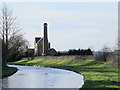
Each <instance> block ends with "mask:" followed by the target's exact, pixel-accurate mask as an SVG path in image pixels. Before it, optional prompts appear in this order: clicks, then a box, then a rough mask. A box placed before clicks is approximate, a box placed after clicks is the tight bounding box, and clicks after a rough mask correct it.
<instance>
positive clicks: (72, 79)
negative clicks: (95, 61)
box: [2, 65, 84, 88]
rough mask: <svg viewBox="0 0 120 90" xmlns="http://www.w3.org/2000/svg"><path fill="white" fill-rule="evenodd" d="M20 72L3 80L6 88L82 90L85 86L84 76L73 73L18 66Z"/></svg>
mask: <svg viewBox="0 0 120 90" xmlns="http://www.w3.org/2000/svg"><path fill="white" fill-rule="evenodd" d="M10 66H14V67H17V68H18V69H19V71H18V72H17V73H15V74H14V75H12V76H10V77H8V78H4V79H3V85H2V86H3V87H4V88H80V87H82V85H83V83H84V82H83V76H82V75H79V74H77V73H75V72H72V71H67V70H61V69H53V68H43V67H30V66H16V65H10Z"/></svg>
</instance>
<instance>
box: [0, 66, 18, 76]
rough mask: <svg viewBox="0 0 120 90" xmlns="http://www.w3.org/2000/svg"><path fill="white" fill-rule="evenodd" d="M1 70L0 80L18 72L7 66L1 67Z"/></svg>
mask: <svg viewBox="0 0 120 90" xmlns="http://www.w3.org/2000/svg"><path fill="white" fill-rule="evenodd" d="M1 68H2V74H1V75H0V77H2V78H4V77H7V76H10V75H12V74H14V73H15V72H16V71H17V70H18V69H17V68H15V67H8V66H2V67H1Z"/></svg>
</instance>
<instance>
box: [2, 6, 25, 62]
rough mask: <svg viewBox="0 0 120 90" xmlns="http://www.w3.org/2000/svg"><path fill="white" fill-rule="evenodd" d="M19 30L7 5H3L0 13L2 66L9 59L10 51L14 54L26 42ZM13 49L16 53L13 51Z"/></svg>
mask: <svg viewBox="0 0 120 90" xmlns="http://www.w3.org/2000/svg"><path fill="white" fill-rule="evenodd" d="M20 30H21V29H19V27H18V26H17V23H16V17H15V16H13V13H12V11H11V10H9V8H8V7H7V5H3V7H2V9H1V12H0V37H1V38H2V51H3V52H2V58H3V64H5V63H6V60H8V59H9V55H10V53H11V51H13V52H12V53H15V52H16V51H19V48H20V47H22V45H23V44H24V45H25V42H26V41H25V40H24V39H23V37H22V35H21V34H20ZM23 42H24V43H23ZM21 43H23V44H21ZM18 44H20V45H18ZM18 47H19V48H18ZM14 48H15V49H16V51H14V50H13V49H14Z"/></svg>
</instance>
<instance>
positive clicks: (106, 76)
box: [9, 59, 120, 88]
mask: <svg viewBox="0 0 120 90" xmlns="http://www.w3.org/2000/svg"><path fill="white" fill-rule="evenodd" d="M9 64H15V65H29V66H40V67H52V68H61V69H66V70H71V71H75V72H77V73H79V74H82V75H84V85H83V88H120V87H119V86H118V84H119V83H120V82H119V78H118V74H119V73H118V66H117V65H115V64H112V63H110V62H101V61H96V60H44V59H36V60H20V61H16V62H11V63H9Z"/></svg>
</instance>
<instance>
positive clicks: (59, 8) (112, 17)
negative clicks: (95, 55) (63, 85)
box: [0, 2, 118, 50]
mask: <svg viewBox="0 0 120 90" xmlns="http://www.w3.org/2000/svg"><path fill="white" fill-rule="evenodd" d="M0 5H1V4H0ZM7 5H8V7H9V8H10V9H12V10H13V13H14V15H16V16H17V21H18V23H19V25H20V27H21V28H22V29H23V30H22V33H24V36H25V38H26V39H27V40H28V41H29V43H30V46H29V47H34V39H35V37H37V36H40V37H41V36H43V23H44V22H47V23H48V39H49V41H50V43H51V47H52V48H55V49H56V50H69V49H78V48H82V49H86V48H88V47H90V48H92V49H93V50H101V49H102V48H103V46H105V45H106V46H108V47H110V48H114V46H115V44H116V42H117V37H118V36H117V35H118V3H117V2H114V3H113V2H106V3H105V2H74V3H73V2H56V3H55V2H43V3H42V2H19V3H18V2H16V3H15V2H14V3H7Z"/></svg>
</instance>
